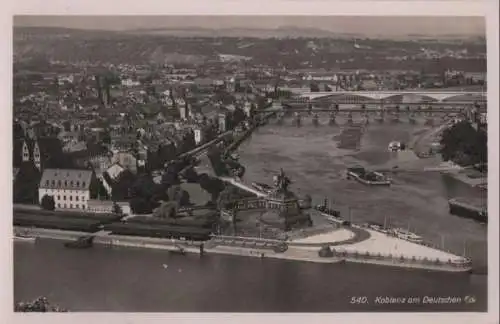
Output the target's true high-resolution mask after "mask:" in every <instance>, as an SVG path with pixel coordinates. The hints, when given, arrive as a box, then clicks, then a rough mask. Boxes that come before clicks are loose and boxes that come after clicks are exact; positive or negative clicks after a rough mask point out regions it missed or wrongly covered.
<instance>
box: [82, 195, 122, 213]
mask: <svg viewBox="0 0 500 324" xmlns="http://www.w3.org/2000/svg"><path fill="white" fill-rule="evenodd" d="M115 203H116V204H117V205H118V206H119V207H120V208H121V210H122V213H123V215H130V214H132V212H131V210H130V204H129V203H128V202H124V201H116V202H114V201H111V200H97V199H90V200H89V201H88V203H87V206H88V208H87V211H89V212H93V213H102V214H110V213H113V208H114V204H115Z"/></svg>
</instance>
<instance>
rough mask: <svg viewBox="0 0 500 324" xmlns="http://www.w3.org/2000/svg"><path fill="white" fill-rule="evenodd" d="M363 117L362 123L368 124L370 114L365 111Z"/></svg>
mask: <svg viewBox="0 0 500 324" xmlns="http://www.w3.org/2000/svg"><path fill="white" fill-rule="evenodd" d="M363 119H364V124H365V125H368V124H370V115H368V114H367V113H365V114H364V115H363Z"/></svg>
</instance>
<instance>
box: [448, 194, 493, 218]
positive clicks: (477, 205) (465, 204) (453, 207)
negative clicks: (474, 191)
mask: <svg viewBox="0 0 500 324" xmlns="http://www.w3.org/2000/svg"><path fill="white" fill-rule="evenodd" d="M481 205H482V202H481V201H475V200H473V199H469V198H452V199H450V200H448V206H449V210H450V214H452V215H455V216H460V217H465V218H471V219H474V220H476V221H479V222H482V223H487V222H488V210H487V209H486V208H485V207H482V206H481Z"/></svg>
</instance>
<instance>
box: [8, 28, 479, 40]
mask: <svg viewBox="0 0 500 324" xmlns="http://www.w3.org/2000/svg"><path fill="white" fill-rule="evenodd" d="M26 33H30V34H33V35H45V36H47V35H58V36H62V35H72V36H76V35H78V36H86V37H103V36H106V35H108V36H112V35H117V34H132V35H145V34H148V35H157V36H161V35H164V36H177V37H251V38H338V39H348V38H361V39H391V40H419V39H422V40H429V39H436V40H457V39H464V40H471V39H475V40H481V39H482V40H485V39H484V37H478V36H471V35H460V34H448V35H423V34H408V35H400V36H390V37H388V36H386V35H374V34H370V35H364V34H356V33H344V32H331V31H327V30H323V29H319V28H303V27H300V28H299V27H294V26H281V27H278V28H275V29H259V28H227V29H208V28H200V27H183V28H149V29H134V30H125V31H109V30H95V29H85V30H83V29H70V28H60V27H14V36H16V34H17V35H19V34H26Z"/></svg>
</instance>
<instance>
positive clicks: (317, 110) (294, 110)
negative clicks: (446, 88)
mask: <svg viewBox="0 0 500 324" xmlns="http://www.w3.org/2000/svg"><path fill="white" fill-rule="evenodd" d="M273 111H276V112H284V113H301V112H303V113H366V114H374V113H380V112H382V111H384V112H387V113H389V112H394V113H399V114H420V113H422V114H425V113H433V114H434V113H440V114H459V113H463V112H464V109H461V108H429V109H422V110H399V111H398V110H395V109H362V108H352V109H350V108H342V109H338V110H337V109H326V108H312V109H307V108H284V107H281V108H278V107H275V108H273Z"/></svg>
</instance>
